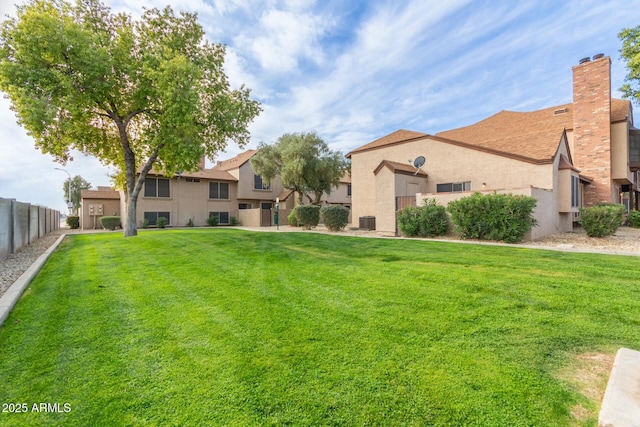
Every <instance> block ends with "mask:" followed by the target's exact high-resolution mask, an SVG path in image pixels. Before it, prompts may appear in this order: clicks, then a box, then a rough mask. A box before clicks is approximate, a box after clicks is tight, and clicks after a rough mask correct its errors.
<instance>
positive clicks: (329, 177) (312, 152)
mask: <svg viewBox="0 0 640 427" xmlns="http://www.w3.org/2000/svg"><path fill="white" fill-rule="evenodd" d="M251 167H252V168H253V170H254V171H255V173H256V174H258V175H260V176H261V177H262V179H263V180H266V181H270V180H272V179H273V178H275V176H276V175H279V176H280V180H281V182H282V186H283V187H284V188H287V189H289V190H293V191H295V192H297V194H298V201H299V202H300V203H301V204H302V203H303V201H304V197H305V196H306V197H307V198H308V199H309V201H310V202H311V203H312V204H316V205H317V204H320V199H321V198H322V195H323V194H324V193H326V194H331V191H332V190H333V189H334V188H336V187H338V184H339V183H340V178H341V177H342V176H343V175H344V174H345V172H347V171H348V170H349V163H348V161H347V160H346V159H345V158H344V156H343V155H342V153H340V152H339V151H332V150H330V149H329V146H328V145H327V144H326V143H325V142H324V141H323V140H322V139H321V138H320V137H318V135H317V134H316V133H314V132H310V133H287V134H284V135H282V136H281V137H280V138H278V141H277V142H276V143H275V144H273V145H268V144H264V143H263V144H260V146H259V151H258V153H257V154H256V155H255V156H253V157H252V158H251Z"/></svg>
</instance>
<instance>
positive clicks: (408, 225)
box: [398, 199, 449, 237]
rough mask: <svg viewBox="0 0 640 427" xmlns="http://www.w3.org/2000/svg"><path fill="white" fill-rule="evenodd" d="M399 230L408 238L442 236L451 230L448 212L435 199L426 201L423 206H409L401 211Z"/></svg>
mask: <svg viewBox="0 0 640 427" xmlns="http://www.w3.org/2000/svg"><path fill="white" fill-rule="evenodd" d="M398 228H399V229H400V231H401V232H402V234H404V235H405V236H408V237H416V236H418V237H436V236H442V235H443V234H445V233H446V232H447V229H448V228H449V217H448V216H447V210H446V209H445V207H444V206H439V205H438V203H437V202H436V200H435V199H425V201H424V205H423V206H420V207H415V206H408V207H406V208H404V209H403V210H401V211H400V213H399V214H398Z"/></svg>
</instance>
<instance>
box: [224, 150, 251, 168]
mask: <svg viewBox="0 0 640 427" xmlns="http://www.w3.org/2000/svg"><path fill="white" fill-rule="evenodd" d="M257 152H258V150H247V151H245V152H242V153H240V154H238V155H237V156H235V157H232V158H230V159H227V160H223V161H221V162H218V163H217V164H216V165H215V166H214V167H213V169H215V170H221V171H228V170H231V169H237V168H239V167H240V166H242V165H244V164H245V163H247V162H248V161H249V160H250V159H251V158H252V157H253V156H255V155H256V153H257Z"/></svg>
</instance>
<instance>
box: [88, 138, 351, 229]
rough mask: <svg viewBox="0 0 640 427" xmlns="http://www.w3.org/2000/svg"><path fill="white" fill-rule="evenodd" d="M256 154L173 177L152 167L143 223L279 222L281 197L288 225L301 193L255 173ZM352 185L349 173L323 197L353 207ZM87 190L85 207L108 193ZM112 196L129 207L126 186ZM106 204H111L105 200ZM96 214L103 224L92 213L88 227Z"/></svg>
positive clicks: (142, 199) (141, 201)
mask: <svg viewBox="0 0 640 427" xmlns="http://www.w3.org/2000/svg"><path fill="white" fill-rule="evenodd" d="M256 153H257V150H247V151H245V152H243V153H240V154H239V155H237V156H235V157H233V158H231V159H228V160H224V161H220V162H218V163H217V164H216V165H215V166H214V167H212V168H206V167H205V161H204V159H202V161H201V162H200V166H199V168H198V170H197V171H194V172H181V173H179V174H176V175H175V176H173V177H171V178H169V177H166V176H164V175H163V174H162V173H159V172H157V171H154V170H151V171H150V172H149V173H148V174H147V178H146V179H145V183H144V186H143V188H142V191H141V192H140V195H139V196H138V203H137V205H136V217H137V219H138V222H139V224H138V225H142V222H143V221H146V223H147V224H148V225H149V226H151V227H153V226H155V225H156V224H157V222H158V218H160V217H164V218H166V219H167V221H168V223H167V225H168V226H174V227H184V226H186V225H187V224H189V223H191V224H193V225H194V226H205V225H207V219H208V218H209V217H210V216H216V217H218V223H219V224H220V225H229V224H231V223H232V221H233V218H235V219H236V220H237V221H238V224H240V225H243V226H248V227H259V226H270V225H274V219H275V218H274V213H275V205H276V202H277V201H278V202H280V204H279V208H280V212H279V213H280V215H279V218H278V219H279V221H278V222H279V224H280V225H285V224H287V223H288V222H287V215H288V213H289V212H290V211H291V209H292V208H294V207H295V206H296V197H294V196H295V195H293V194H292V192H291V191H286V190H284V189H283V188H282V184H281V182H280V178H279V177H276V178H274V179H273V181H272V182H263V180H262V178H261V177H260V176H259V175H256V174H255V173H254V171H253V169H252V167H251V163H250V162H249V160H251V158H252V157H253V156H254V155H255V154H256ZM350 185H351V184H350V180H349V177H348V176H346V177H344V178H343V180H342V182H341V183H340V186H339V187H338V188H337V189H336V191H334V192H332V194H331V195H329V196H327V195H325V196H324V197H323V202H324V203H339V204H343V205H346V206H350V205H351V203H350V199H351V197H350V195H349V194H348V193H349V192H350ZM92 191H93V192H94V193H95V194H94V193H91V192H92ZM83 194H84V192H83ZM86 194H87V199H86V200H85V199H84V196H83V206H85V205H87V206H88V205H89V204H97V203H98V202H97V201H96V200H97V199H92V198H91V197H98V196H104V193H102V192H96V191H95V190H89V192H87V193H86ZM109 196H110V197H111V196H113V199H114V200H115V201H114V202H112V203H115V204H117V205H118V211H119V212H126V210H125V206H124V202H125V199H126V193H125V192H124V191H120V192H116V191H112V192H111V193H109ZM101 203H102V204H103V205H104V206H107V205H106V204H105V202H104V200H102V202H101ZM110 203H111V202H110ZM109 206H111V204H109ZM111 210H113V209H112V208H111V207H110V208H109V209H107V211H109V212H111ZM105 215H111V213H105ZM92 218H93V219H92ZM96 219H97V221H98V227H97V228H101V227H100V225H99V217H98V216H96V217H87V220H86V221H84V222H83V228H85V229H86V228H89V229H90V228H92V224H93V223H92V221H94V222H95V220H96ZM122 219H123V221H124V218H122ZM85 224H86V225H87V227H85V226H84V225H85Z"/></svg>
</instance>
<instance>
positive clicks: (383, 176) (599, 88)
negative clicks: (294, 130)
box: [347, 55, 640, 239]
mask: <svg viewBox="0 0 640 427" xmlns="http://www.w3.org/2000/svg"><path fill="white" fill-rule="evenodd" d="M639 132H640V131H638V130H636V129H635V128H634V127H633V114H632V107H631V103H630V102H629V101H625V100H620V99H612V98H611V60H610V58H609V57H608V56H604V55H596V56H594V57H593V59H590V58H585V59H583V60H581V61H580V64H579V65H577V66H575V67H573V102H571V103H568V104H564V105H559V106H555V107H550V108H545V109H542V110H538V111H533V112H513V111H501V112H499V113H497V114H495V115H493V116H491V117H489V118H487V119H485V120H482V121H480V122H478V123H476V124H473V125H471V126H466V127H462V128H459V129H453V130H449V131H445V132H440V133H437V134H435V135H429V134H425V133H421V132H414V131H408V130H399V131H396V132H394V133H392V134H390V135H387V136H384V137H382V138H380V139H377V140H375V141H373V142H371V143H369V144H366V145H364V146H361V147H359V148H357V149H355V150H353V151H351V152H350V153H349V154H347V157H349V158H350V159H351V179H352V187H353V196H352V199H353V203H352V206H353V208H352V211H353V212H352V214H353V218H354V222H355V221H357V220H358V218H361V217H375V224H376V229H377V230H380V231H387V232H395V231H396V212H397V210H398V209H399V208H401V207H402V206H404V205H405V204H407V203H410V204H421V202H422V199H424V198H436V199H437V200H438V201H439V202H440V203H441V204H443V205H446V204H448V202H449V201H451V200H455V199H459V198H461V197H463V196H467V195H469V194H471V193H472V192H476V191H478V192H494V191H497V192H505V193H513V194H524V195H529V196H533V197H535V198H536V199H537V200H538V204H537V207H536V211H535V217H536V219H537V220H538V224H539V225H538V226H537V227H535V228H534V229H533V230H532V232H531V233H529V235H528V236H527V238H529V239H535V238H538V237H541V236H544V235H547V234H552V233H560V232H566V231H570V230H572V228H573V225H574V222H575V221H577V220H578V219H579V218H578V214H579V209H580V207H581V206H593V205H595V204H598V203H603V202H606V203H625V202H626V203H628V201H629V199H632V200H635V206H632V207H635V208H636V209H637V207H638V206H637V200H638V168H639V167H640V133H639ZM419 156H423V157H424V158H425V159H426V163H425V164H424V166H422V167H420V168H415V167H414V166H413V164H412V163H413V160H414V159H416V158H417V157H419ZM632 196H633V197H632ZM407 200H409V202H407Z"/></svg>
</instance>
